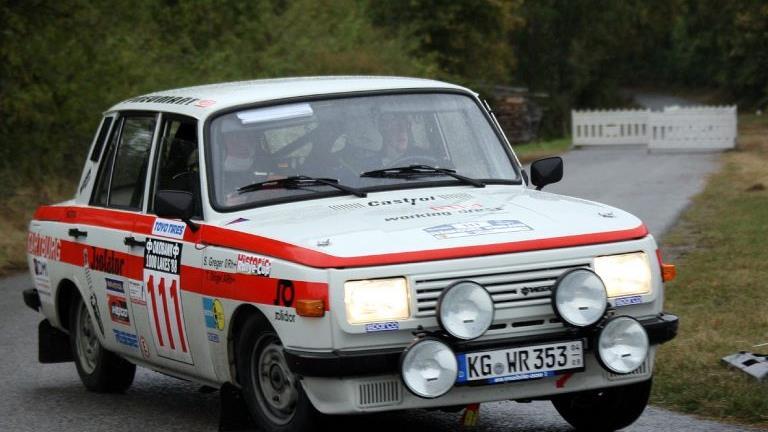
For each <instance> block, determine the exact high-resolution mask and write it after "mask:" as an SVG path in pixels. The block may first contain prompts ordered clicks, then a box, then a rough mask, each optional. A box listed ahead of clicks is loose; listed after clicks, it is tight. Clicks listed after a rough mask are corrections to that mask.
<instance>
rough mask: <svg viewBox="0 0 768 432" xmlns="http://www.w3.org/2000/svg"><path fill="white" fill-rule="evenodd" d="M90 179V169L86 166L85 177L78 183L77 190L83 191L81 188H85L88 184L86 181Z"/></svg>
mask: <svg viewBox="0 0 768 432" xmlns="http://www.w3.org/2000/svg"><path fill="white" fill-rule="evenodd" d="M89 181H91V169H90V168H88V172H87V173H85V178H84V179H83V183H82V184H81V185H80V189H79V192H80V193H83V189H85V187H86V186H88V182H89Z"/></svg>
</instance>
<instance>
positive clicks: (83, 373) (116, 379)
mask: <svg viewBox="0 0 768 432" xmlns="http://www.w3.org/2000/svg"><path fill="white" fill-rule="evenodd" d="M70 307H71V308H70V313H69V343H70V347H71V348H72V353H74V358H75V367H76V368H77V373H78V375H80V381H82V382H83V385H84V386H85V388H87V389H88V390H90V391H94V392H98V393H123V392H125V391H126V390H128V387H130V386H131V384H132V383H133V377H134V375H135V374H136V365H134V364H133V363H130V362H128V361H127V360H125V359H123V358H121V357H119V356H118V355H116V354H115V353H113V352H111V351H107V350H106V349H104V347H103V346H101V342H99V337H98V335H97V334H96V332H97V331H98V330H96V326H95V325H94V323H93V320H92V319H91V315H90V314H89V313H88V309H87V308H86V306H85V303H84V302H83V300H82V298H80V296H75V298H74V300H73V301H72V304H71V306H70Z"/></svg>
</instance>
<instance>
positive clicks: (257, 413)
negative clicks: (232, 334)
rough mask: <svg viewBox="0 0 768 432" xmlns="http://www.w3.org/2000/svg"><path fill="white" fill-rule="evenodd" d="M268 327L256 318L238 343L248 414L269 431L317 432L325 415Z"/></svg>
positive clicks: (238, 367) (239, 363)
mask: <svg viewBox="0 0 768 432" xmlns="http://www.w3.org/2000/svg"><path fill="white" fill-rule="evenodd" d="M268 326H269V325H268V324H264V323H262V322H261V320H259V319H258V318H257V317H255V316H254V317H252V318H251V319H249V321H248V322H247V323H246V324H245V325H244V327H243V330H242V332H241V335H240V338H239V340H238V349H237V372H238V377H239V381H240V384H241V385H242V387H243V398H244V399H245V402H246V405H247V406H248V411H249V412H250V413H251V416H252V417H253V419H254V421H255V422H256V423H257V425H258V426H259V427H260V428H261V429H263V430H265V431H267V432H289V431H311V430H315V429H316V428H317V426H318V425H317V420H319V419H320V418H321V415H320V413H319V412H318V411H317V410H316V409H315V407H314V406H312V402H310V400H309V398H308V397H307V395H306V393H304V389H303V388H302V387H301V383H300V382H299V379H298V377H297V376H296V375H294V374H293V372H291V370H290V368H289V367H288V363H287V362H286V361H285V355H284V354H283V345H282V343H281V342H280V339H279V338H278V337H277V334H276V333H275V332H274V330H272V329H271V328H268Z"/></svg>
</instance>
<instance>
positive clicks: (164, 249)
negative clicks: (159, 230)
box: [144, 239, 184, 275]
mask: <svg viewBox="0 0 768 432" xmlns="http://www.w3.org/2000/svg"><path fill="white" fill-rule="evenodd" d="M182 246H184V245H183V244H181V243H176V242H170V241H164V240H157V239H149V240H147V244H146V246H145V248H144V268H145V269H149V270H156V271H159V272H162V273H170V274H175V275H178V274H179V269H180V268H181V248H182Z"/></svg>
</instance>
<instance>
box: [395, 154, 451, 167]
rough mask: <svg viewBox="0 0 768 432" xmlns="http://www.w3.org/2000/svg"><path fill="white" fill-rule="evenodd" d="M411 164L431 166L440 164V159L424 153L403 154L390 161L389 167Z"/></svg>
mask: <svg viewBox="0 0 768 432" xmlns="http://www.w3.org/2000/svg"><path fill="white" fill-rule="evenodd" d="M411 165H429V166H431V167H438V166H440V160H439V159H437V158H435V157H432V156H426V155H405V156H401V157H399V158H397V159H395V160H394V161H392V162H391V163H390V164H389V166H390V167H401V166H411Z"/></svg>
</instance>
